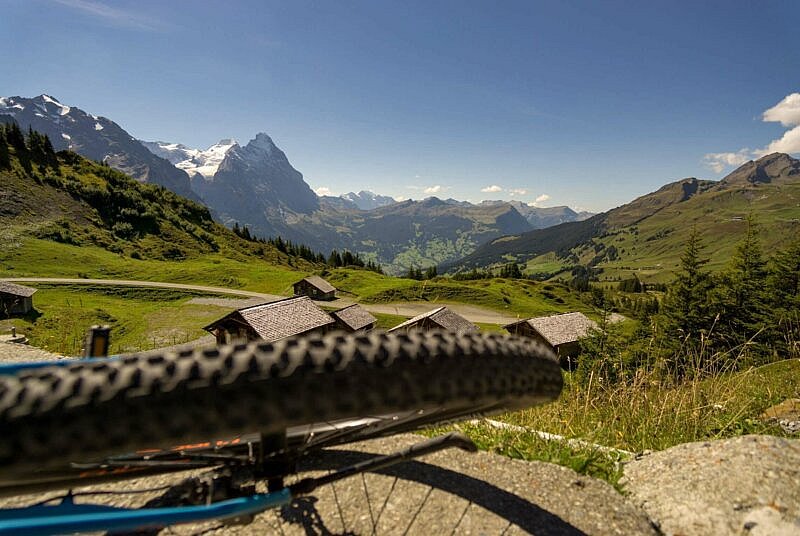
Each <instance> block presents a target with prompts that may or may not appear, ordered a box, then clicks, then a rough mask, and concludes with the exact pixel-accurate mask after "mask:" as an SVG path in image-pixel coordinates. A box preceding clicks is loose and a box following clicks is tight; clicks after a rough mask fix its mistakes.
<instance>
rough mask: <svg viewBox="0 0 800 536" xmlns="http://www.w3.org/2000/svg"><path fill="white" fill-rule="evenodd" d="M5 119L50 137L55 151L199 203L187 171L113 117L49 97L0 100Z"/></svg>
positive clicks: (6, 98)
mask: <svg viewBox="0 0 800 536" xmlns="http://www.w3.org/2000/svg"><path fill="white" fill-rule="evenodd" d="M2 117H5V119H6V120H14V121H16V122H17V124H18V125H19V126H20V127H21V128H23V129H26V130H27V129H28V128H32V129H33V130H36V131H38V132H41V133H43V134H47V136H49V137H50V141H51V143H52V144H53V147H54V148H55V149H56V150H57V151H60V150H64V149H69V150H71V151H75V152H76V153H78V154H80V155H81V156H84V157H86V158H91V159H92V160H97V161H100V162H105V163H107V164H108V165H110V166H111V167H113V168H115V169H118V170H119V171H122V172H123V173H126V174H128V175H130V176H131V177H133V178H134V179H136V180H138V181H141V182H150V183H153V184H159V185H161V186H164V187H165V188H167V189H169V190H172V191H173V192H175V193H177V194H179V195H182V196H184V197H188V198H190V199H193V200H195V201H199V200H200V199H199V197H198V196H197V195H196V194H195V193H194V192H192V189H191V186H190V184H189V175H187V174H186V172H184V171H182V170H180V169H177V168H176V167H175V166H173V165H172V164H171V163H170V162H169V161H167V160H165V159H163V158H160V157H158V156H156V155H154V154H153V153H152V152H150V151H148V150H147V148H145V147H144V146H143V145H142V144H141V143H140V142H139V141H138V140H136V139H135V138H133V136H131V135H130V134H128V133H127V132H126V131H125V130H124V129H123V128H122V127H120V126H119V125H118V124H116V123H115V122H113V121H111V120H110V119H106V118H105V117H98V116H95V115H91V114H88V113H86V112H84V111H83V110H81V109H80V108H76V107H74V106H66V105H64V104H61V103H60V102H59V101H58V100H57V99H55V98H53V97H50V96H48V95H39V96H38V97H34V98H24V97H0V118H2Z"/></svg>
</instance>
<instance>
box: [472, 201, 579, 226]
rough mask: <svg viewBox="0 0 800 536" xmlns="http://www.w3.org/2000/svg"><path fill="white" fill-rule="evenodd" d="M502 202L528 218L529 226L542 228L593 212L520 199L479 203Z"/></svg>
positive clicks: (573, 219)
mask: <svg viewBox="0 0 800 536" xmlns="http://www.w3.org/2000/svg"><path fill="white" fill-rule="evenodd" d="M502 203H508V204H509V205H511V206H512V207H514V208H515V209H517V211H518V212H519V213H520V214H522V215H523V216H525V219H526V220H528V223H530V224H531V227H533V228H534V229H544V228H546V227H552V226H553V225H559V224H561V223H566V222H570V221H583V220H585V219H587V218H590V217H592V216H594V214H593V213H591V212H575V211H574V210H572V209H571V208H569V207H567V206H559V207H535V206H533V205H529V204H528V203H523V202H522V201H516V200H511V201H499V200H498V201H482V202H481V205H498V204H502Z"/></svg>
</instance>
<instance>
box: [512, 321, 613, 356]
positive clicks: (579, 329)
mask: <svg viewBox="0 0 800 536" xmlns="http://www.w3.org/2000/svg"><path fill="white" fill-rule="evenodd" d="M597 327H598V326H597V323H596V322H594V321H593V320H590V319H589V318H587V317H586V315H584V314H583V313H566V314H560V315H552V316H540V317H536V318H528V319H527V320H520V321H518V322H514V323H512V324H508V325H507V326H504V328H505V329H506V330H507V331H508V332H509V333H511V334H514V335H523V336H526V337H530V338H532V339H536V340H537V341H539V342H541V343H542V344H544V345H546V346H549V347H550V348H551V349H552V350H553V351H554V352H555V353H556V354H557V355H558V356H559V358H560V360H561V365H562V366H563V367H565V368H572V366H573V363H574V360H575V357H576V356H577V355H578V353H579V352H580V345H579V343H578V341H579V340H580V339H582V338H584V337H586V336H588V335H589V334H590V333H591V331H592V330H593V329H597Z"/></svg>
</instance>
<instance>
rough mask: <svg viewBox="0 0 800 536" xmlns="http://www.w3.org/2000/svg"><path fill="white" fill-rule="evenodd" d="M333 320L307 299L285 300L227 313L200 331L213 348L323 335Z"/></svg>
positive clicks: (331, 325) (306, 297) (331, 326)
mask: <svg viewBox="0 0 800 536" xmlns="http://www.w3.org/2000/svg"><path fill="white" fill-rule="evenodd" d="M333 327H334V320H333V318H331V316H330V315H329V314H328V313H326V312H325V311H323V310H322V309H320V308H319V307H318V306H317V305H316V304H315V303H314V302H312V301H311V300H310V299H309V298H308V296H300V297H295V298H286V299H283V300H278V301H274V302H270V303H264V304H261V305H254V306H252V307H245V308H243V309H238V310H236V311H233V312H232V313H228V314H227V315H225V316H224V317H222V318H220V319H219V320H217V321H216V322H212V323H211V324H209V325H207V326H206V327H204V328H203V329H204V330H206V331H208V332H209V333H211V334H213V335H214V337H216V339H217V344H226V343H229V342H233V341H254V340H264V341H267V342H274V341H277V340H280V339H285V338H287V337H293V336H295V335H308V334H310V333H326V332H328V331H330V330H331V329H333Z"/></svg>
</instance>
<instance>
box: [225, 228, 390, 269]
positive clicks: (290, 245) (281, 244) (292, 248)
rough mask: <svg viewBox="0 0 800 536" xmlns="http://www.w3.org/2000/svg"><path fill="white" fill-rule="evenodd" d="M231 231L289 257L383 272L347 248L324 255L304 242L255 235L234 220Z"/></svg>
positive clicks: (331, 265)
mask: <svg viewBox="0 0 800 536" xmlns="http://www.w3.org/2000/svg"><path fill="white" fill-rule="evenodd" d="M233 232H234V233H235V234H236V236H238V237H240V238H243V239H245V240H248V241H250V242H258V243H262V244H269V245H271V246H273V247H274V248H275V249H277V250H278V251H280V252H281V253H284V254H286V255H288V256H290V257H297V258H301V259H304V260H306V261H308V262H310V263H314V264H325V265H327V266H329V267H331V268H343V267H351V268H352V267H355V268H364V269H365V270H370V271H372V272H376V273H379V274H382V273H383V268H382V267H381V265H380V264H378V263H376V262H374V261H372V260H367V261H365V260H364V259H363V258H362V257H361V256H360V255H359V254H358V253H352V252H350V251H347V250H344V251H342V252H339V251H338V250H336V249H333V250H331V252H330V254H329V255H328V256H327V257H326V256H325V254H323V253H320V252H318V251H314V250H313V249H311V248H310V247H308V246H306V245H305V244H296V243H294V242H292V241H291V240H287V239H285V238H282V237H280V236H278V237H270V238H267V239H265V238H260V237H257V236H255V235H254V234H252V233H251V232H250V229H248V227H247V226H246V225H244V226H241V227H240V226H239V223H238V222H234V224H233Z"/></svg>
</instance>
